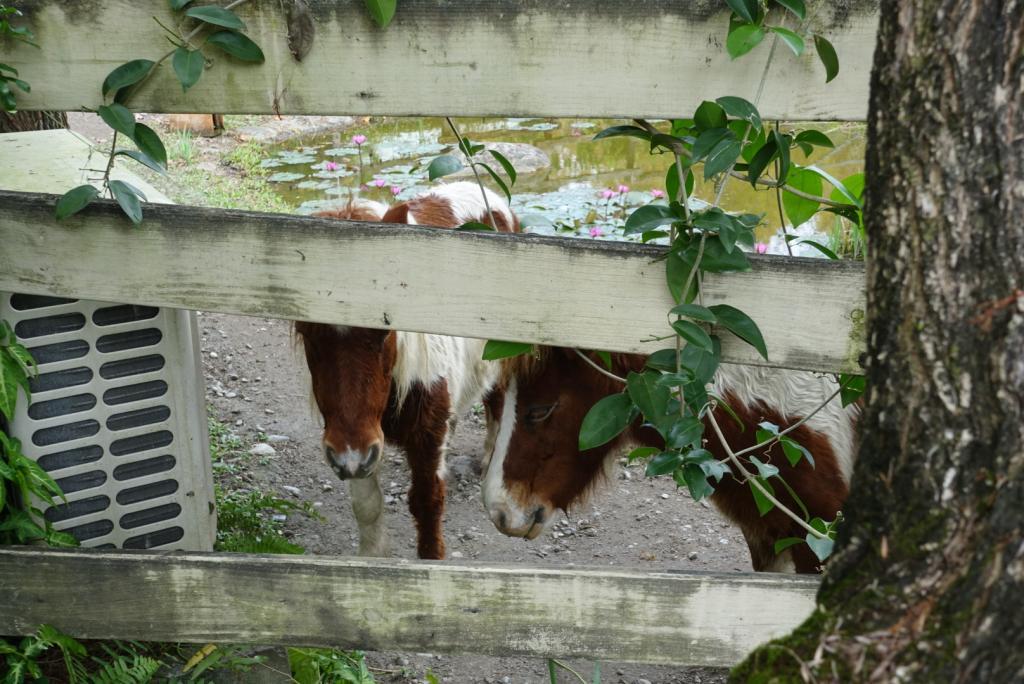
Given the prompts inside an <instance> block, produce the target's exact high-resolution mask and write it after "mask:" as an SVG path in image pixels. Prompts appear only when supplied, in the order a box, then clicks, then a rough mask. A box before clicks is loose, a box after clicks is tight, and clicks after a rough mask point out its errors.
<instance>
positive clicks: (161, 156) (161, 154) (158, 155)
mask: <svg viewBox="0 0 1024 684" xmlns="http://www.w3.org/2000/svg"><path fill="white" fill-rule="evenodd" d="M132 140H133V141H134V142H135V144H136V145H138V146H139V150H140V151H141V152H142V153H143V154H145V155H147V156H148V157H149V158H150V159H152V160H153V161H155V162H156V163H157V164H160V165H161V166H163V167H164V168H166V167H167V150H166V149H164V144H163V142H162V141H161V140H160V136H159V135H157V133H156V131H154V130H153V129H152V128H150V127H149V126H147V125H146V124H135V134H134V135H133V136H132Z"/></svg>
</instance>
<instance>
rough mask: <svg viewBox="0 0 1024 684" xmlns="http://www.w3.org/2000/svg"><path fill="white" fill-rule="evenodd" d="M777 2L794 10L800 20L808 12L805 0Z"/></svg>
mask: <svg viewBox="0 0 1024 684" xmlns="http://www.w3.org/2000/svg"><path fill="white" fill-rule="evenodd" d="M775 2H777V3H779V4H780V5H782V6H783V7H785V8H786V9H788V10H789V11H790V12H792V13H793V14H794V15H795V16H796V18H797V19H799V20H800V21H803V19H804V15H805V14H807V9H806V8H805V7H804V0H775Z"/></svg>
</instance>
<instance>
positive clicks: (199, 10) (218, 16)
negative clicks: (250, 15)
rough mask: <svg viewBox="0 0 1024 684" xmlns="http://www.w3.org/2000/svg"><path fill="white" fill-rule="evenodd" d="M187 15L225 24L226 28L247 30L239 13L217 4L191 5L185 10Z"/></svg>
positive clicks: (213, 23) (217, 24)
mask: <svg viewBox="0 0 1024 684" xmlns="http://www.w3.org/2000/svg"><path fill="white" fill-rule="evenodd" d="M185 16H186V17H192V18H193V19H198V20H199V21H203V22H206V23H207V24H212V25H214V26H223V27H224V28H229V29H238V30H239V31H242V30H245V22H243V21H242V20H241V19H239V18H238V15H237V14H235V13H234V12H232V11H231V10H227V9H224V8H223V7H217V6H216V5H206V6H204V7H190V8H189V9H188V10H187V11H186V12H185Z"/></svg>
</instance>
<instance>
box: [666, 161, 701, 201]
mask: <svg viewBox="0 0 1024 684" xmlns="http://www.w3.org/2000/svg"><path fill="white" fill-rule="evenodd" d="M683 174H684V178H685V181H684V183H685V188H686V196H687V197H692V196H693V184H694V178H693V170H692V169H690V168H689V167H687V166H684V167H683ZM665 194H666V195H668V198H669V199H670V200H677V199H679V173H678V172H677V171H676V165H675V164H672V165H671V166H669V167H668V171H666V172H665Z"/></svg>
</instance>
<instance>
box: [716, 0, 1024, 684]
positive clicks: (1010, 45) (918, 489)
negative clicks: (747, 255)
mask: <svg viewBox="0 0 1024 684" xmlns="http://www.w3.org/2000/svg"><path fill="white" fill-rule="evenodd" d="M878 41H879V42H878V47H877V50H876V52H875V64H874V72H873V75H872V82H871V105H870V113H869V128H868V158H867V177H868V186H867V190H866V197H865V201H866V209H865V220H866V222H867V227H868V236H869V247H870V258H869V260H868V269H867V273H868V329H867V332H868V351H869V357H870V360H869V364H868V371H867V374H868V386H869V393H868V396H867V401H866V407H865V412H864V415H863V419H862V422H861V428H860V429H861V448H860V454H859V460H858V463H857V467H856V471H855V473H854V478H853V487H852V494H851V496H850V499H849V501H848V502H847V505H846V511H845V513H846V518H847V521H846V523H845V524H844V526H843V527H842V531H841V533H840V538H839V540H838V544H837V548H838V549H839V552H838V555H837V557H836V558H835V559H834V561H833V562H832V563H831V565H830V566H829V568H828V571H827V573H826V575H825V578H824V582H823V584H822V587H821V590H820V593H819V595H818V602H819V610H818V612H816V613H815V614H814V615H813V616H812V617H811V618H810V619H809V620H808V622H807V623H806V624H805V625H803V626H802V627H801V628H800V629H798V630H797V631H796V632H794V633H793V634H792V635H790V636H789V637H787V638H785V639H782V640H779V641H778V642H775V643H773V644H770V645H767V646H764V647H762V648H760V649H759V650H757V651H755V652H754V653H753V654H751V656H750V657H749V658H748V660H747V661H746V662H744V663H743V664H741V665H740V666H739V667H737V668H736V669H735V670H734V672H733V674H732V680H733V681H736V682H771V681H818V682H821V681H885V682H889V681H920V682H1008V681H1021V680H1022V679H1024V610H1022V599H1024V586H1022V585H1024V535H1022V525H1024V415H1022V414H1024V0H1013V1H1007V2H997V1H995V0H963V1H956V0H883V2H882V10H881V22H880V27H879V37H878Z"/></svg>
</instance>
